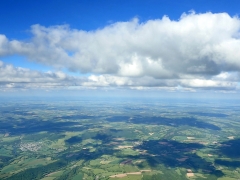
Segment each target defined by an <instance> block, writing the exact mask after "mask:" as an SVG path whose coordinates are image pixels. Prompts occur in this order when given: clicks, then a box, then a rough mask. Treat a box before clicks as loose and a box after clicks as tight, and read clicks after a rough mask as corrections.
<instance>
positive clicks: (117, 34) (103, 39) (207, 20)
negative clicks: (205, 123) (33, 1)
mask: <svg viewBox="0 0 240 180" xmlns="http://www.w3.org/2000/svg"><path fill="white" fill-rule="evenodd" d="M31 32H32V38H31V39H29V40H28V41H20V40H9V39H7V38H6V37H5V36H4V35H0V55H1V56H5V55H13V54H18V55H22V56H25V57H26V58H27V59H29V60H30V61H34V62H37V63H41V64H45V65H48V66H51V67H56V68H59V70H61V68H67V69H69V70H70V71H78V72H81V73H93V74H95V75H91V76H90V77H89V78H88V79H84V80H82V81H81V83H79V80H76V78H74V77H71V78H70V76H67V75H66V74H62V73H52V74H51V73H40V72H35V71H31V73H30V72H29V70H24V69H21V68H15V71H16V72H13V70H11V68H12V69H14V68H13V67H8V65H5V66H4V68H5V69H8V68H9V69H8V70H7V71H8V73H9V72H11V73H15V75H16V74H17V75H18V76H14V78H12V76H13V74H7V72H5V74H4V73H2V74H3V75H4V76H1V82H3V81H7V82H9V83H10V82H11V83H20V82H34V81H37V80H38V81H42V82H45V81H47V82H49V83H50V82H51V81H54V82H55V83H56V82H61V83H60V84H63V82H68V83H66V84H68V85H69V82H74V83H76V81H77V82H78V83H77V85H81V86H88V87H93V86H128V87H132V88H133V87H135V88H136V87H169V88H173V87H179V86H181V87H185V88H220V89H221V88H222V89H228V88H229V89H234V88H236V87H237V82H239V71H240V19H239V18H238V17H231V16H229V15H228V14H227V13H218V14H213V13H210V12H209V13H204V14H195V13H190V14H183V15H182V16H181V17H180V19H179V20H178V21H173V20H170V19H169V18H168V17H166V16H165V17H163V18H162V19H155V20H149V21H146V22H139V21H138V19H133V20H131V21H128V22H117V23H114V24H111V25H108V26H106V27H104V28H102V29H97V30H93V31H83V30H78V29H71V28H70V27H69V26H67V25H64V26H50V27H44V26H41V25H33V26H32V27H31ZM0 73H1V72H0ZM2 74H1V75H2ZM27 74H29V75H27ZM30 74H31V75H30ZM96 74H98V75H96ZM35 76H36V78H34V79H33V78H29V77H35ZM17 77H19V78H17ZM36 79H37V80H36ZM66 80H67V81H66ZM9 86H10V85H9Z"/></svg>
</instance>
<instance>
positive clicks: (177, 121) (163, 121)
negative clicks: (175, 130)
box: [106, 116, 221, 130]
mask: <svg viewBox="0 0 240 180" xmlns="http://www.w3.org/2000/svg"><path fill="white" fill-rule="evenodd" d="M106 120H107V121H110V122H121V121H128V122H131V123H134V124H154V125H166V126H172V127H179V126H185V125H187V126H192V127H197V128H203V129H211V130H221V128H219V127H218V126H216V125H214V124H210V123H207V122H204V121H199V120H197V119H196V118H193V117H184V118H166V117H156V116H155V117H143V116H135V117H133V118H131V119H130V117H128V116H113V117H110V118H107V119H106Z"/></svg>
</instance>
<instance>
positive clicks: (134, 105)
mask: <svg viewBox="0 0 240 180" xmlns="http://www.w3.org/2000/svg"><path fill="white" fill-rule="evenodd" d="M239 109H240V104H238V103H236V102H235V103H232V102H228V101H224V102H221V103H219V102H214V101H213V102H203V101H198V102H195V101H194V102H193V101H189V102H186V101H179V100H178V101H170V102H168V101H166V100H165V101H160V100H158V101H157V100H155V101H152V100H144V101H143V100H119V99H118V100H111V101H110V100H99V99H98V100H95V101H93V100H75V101H60V100H31V101H30V100H29V101H26V100H25V101H7V100H5V101H4V102H3V103H1V105H0V114H1V116H0V179H6V180H15V179H16V180H21V179H22V180H28V179H29V180H32V179H42V180H61V179H62V180H67V179H72V180H81V179H82V180H118V179H119V180H141V179H142V180H151V179H153V180H154V179H156V180H159V179H165V180H166V179H169V180H172V179H179V180H182V179H183V180H184V179H185V180H187V179H194V180H200V179H210V180H232V179H240V131H239V128H240V111H239Z"/></svg>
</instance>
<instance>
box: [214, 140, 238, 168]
mask: <svg viewBox="0 0 240 180" xmlns="http://www.w3.org/2000/svg"><path fill="white" fill-rule="evenodd" d="M216 151H217V154H218V155H219V156H220V157H228V158H231V159H237V158H240V139H234V140H228V141H224V142H222V143H221V145H220V146H219V147H217V150H216ZM215 163H216V164H218V165H222V166H226V167H233V168H237V167H240V161H228V160H222V159H216V160H215Z"/></svg>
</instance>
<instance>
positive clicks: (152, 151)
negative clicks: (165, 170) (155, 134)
mask: <svg viewBox="0 0 240 180" xmlns="http://www.w3.org/2000/svg"><path fill="white" fill-rule="evenodd" d="M203 147H204V146H203V145H201V144H198V143H180V142H177V141H172V140H149V141H144V142H143V143H142V144H141V145H139V146H136V147H135V149H138V150H139V151H140V155H139V156H138V157H137V158H140V159H141V158H144V159H147V161H148V164H149V165H150V166H152V167H157V166H158V165H159V164H164V165H165V166H166V167H171V168H175V167H184V168H187V169H192V170H195V171H196V170H202V171H203V172H206V173H209V174H214V175H215V176H218V177H220V176H223V175H224V174H223V173H222V171H219V170H216V169H215V167H214V166H213V165H212V164H211V163H210V162H207V161H206V160H204V159H203V158H201V157H199V156H198V155H197V154H196V153H195V151H196V150H197V149H200V148H203Z"/></svg>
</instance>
